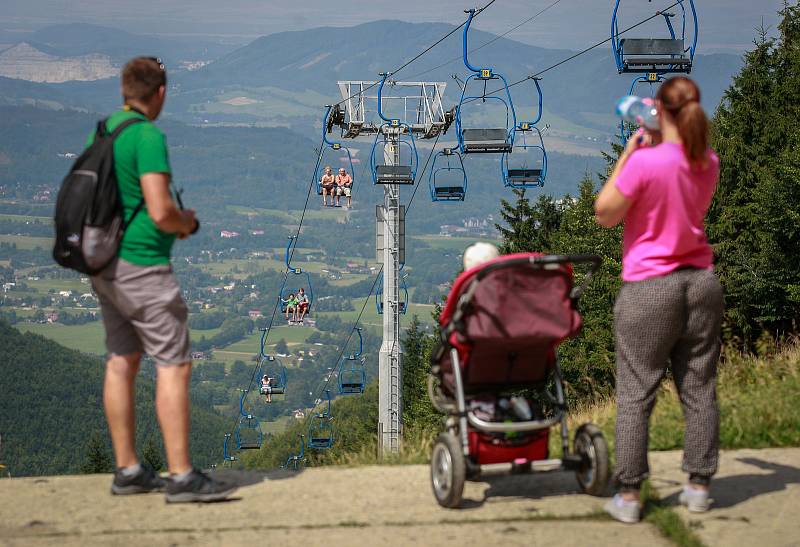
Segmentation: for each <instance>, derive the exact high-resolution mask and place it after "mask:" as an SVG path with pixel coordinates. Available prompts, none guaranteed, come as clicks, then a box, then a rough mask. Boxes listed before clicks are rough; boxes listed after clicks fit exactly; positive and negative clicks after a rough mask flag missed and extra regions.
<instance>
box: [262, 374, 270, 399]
mask: <svg viewBox="0 0 800 547" xmlns="http://www.w3.org/2000/svg"><path fill="white" fill-rule="evenodd" d="M261 393H262V394H263V395H264V398H265V401H266V402H267V403H271V402H272V378H270V377H269V376H267V375H266V374H265V375H264V376H262V377H261Z"/></svg>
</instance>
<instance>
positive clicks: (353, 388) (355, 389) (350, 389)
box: [342, 383, 364, 393]
mask: <svg viewBox="0 0 800 547" xmlns="http://www.w3.org/2000/svg"><path fill="white" fill-rule="evenodd" d="M363 392H364V384H362V383H353V384H344V383H343V384H342V393H363Z"/></svg>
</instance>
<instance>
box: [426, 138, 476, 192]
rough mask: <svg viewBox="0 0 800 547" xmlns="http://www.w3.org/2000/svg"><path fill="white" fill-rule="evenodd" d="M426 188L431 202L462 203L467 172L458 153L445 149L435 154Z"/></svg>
mask: <svg viewBox="0 0 800 547" xmlns="http://www.w3.org/2000/svg"><path fill="white" fill-rule="evenodd" d="M428 188H429V189H430V192H431V201H434V202H437V201H464V198H465V197H466V195H467V172H466V170H465V169H464V160H462V159H461V154H459V153H458V151H456V150H453V149H452V148H445V149H443V150H439V151H438V152H436V154H435V155H434V156H433V161H432V163H431V169H430V171H429V172H428Z"/></svg>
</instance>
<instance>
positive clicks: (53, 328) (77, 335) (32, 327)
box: [15, 321, 106, 355]
mask: <svg viewBox="0 0 800 547" xmlns="http://www.w3.org/2000/svg"><path fill="white" fill-rule="evenodd" d="M15 327H17V328H18V329H19V330H21V331H22V332H33V333H35V334H41V335H42V336H44V337H45V338H49V339H51V340H53V341H54V342H58V343H59V344H61V345H63V346H66V347H68V348H71V349H76V350H78V351H83V352H85V353H91V354H93V355H105V353H106V348H105V332H104V331H103V323H102V322H101V321H92V322H91V323H86V324H84V325H61V324H59V323H45V324H40V323H18V324H17V325H15Z"/></svg>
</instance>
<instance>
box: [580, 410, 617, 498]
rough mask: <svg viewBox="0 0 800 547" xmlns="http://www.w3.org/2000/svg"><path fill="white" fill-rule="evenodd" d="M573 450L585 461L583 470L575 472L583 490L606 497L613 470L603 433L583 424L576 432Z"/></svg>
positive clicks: (591, 425) (595, 427) (594, 427)
mask: <svg viewBox="0 0 800 547" xmlns="http://www.w3.org/2000/svg"><path fill="white" fill-rule="evenodd" d="M572 450H573V452H574V453H575V454H576V455H577V456H580V457H581V459H582V460H583V464H582V465H581V468H580V469H579V470H578V471H576V472H575V476H576V478H577V479H578V484H579V485H580V487H581V489H582V490H583V491H584V492H586V493H587V494H591V495H592V496H602V495H604V494H605V493H606V488H607V487H608V479H609V475H610V471H611V470H610V465H609V461H608V443H606V439H605V437H603V432H602V431H600V428H599V427H597V426H596V425H594V424H583V425H582V426H580V427H579V428H578V431H576V432H575V438H574V439H573V441H572Z"/></svg>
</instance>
